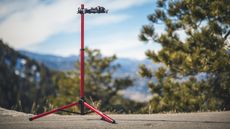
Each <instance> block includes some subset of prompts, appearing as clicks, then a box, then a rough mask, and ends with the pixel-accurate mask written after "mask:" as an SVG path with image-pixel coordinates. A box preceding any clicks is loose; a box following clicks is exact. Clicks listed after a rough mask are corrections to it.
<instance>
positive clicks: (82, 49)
mask: <svg viewBox="0 0 230 129" xmlns="http://www.w3.org/2000/svg"><path fill="white" fill-rule="evenodd" d="M81 9H82V10H84V4H81ZM80 64H81V66H80V78H81V79H80V97H81V98H84V80H85V79H84V72H85V70H84V69H85V68H84V13H81V61H80Z"/></svg>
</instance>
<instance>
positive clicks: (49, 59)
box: [19, 50, 79, 71]
mask: <svg viewBox="0 0 230 129" xmlns="http://www.w3.org/2000/svg"><path fill="white" fill-rule="evenodd" d="M19 52H20V53H21V54H23V55H26V56H28V57H30V58H31V59H34V60H36V61H38V62H40V63H43V64H44V65H46V66H47V67H48V68H50V69H52V70H58V71H70V70H73V69H74V68H75V66H74V64H75V63H76V61H77V60H78V59H79V57H78V56H69V57H61V56H54V55H48V54H46V55H45V54H38V53H33V52H29V51H24V50H20V51H19Z"/></svg>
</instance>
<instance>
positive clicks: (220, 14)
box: [139, 0, 230, 112]
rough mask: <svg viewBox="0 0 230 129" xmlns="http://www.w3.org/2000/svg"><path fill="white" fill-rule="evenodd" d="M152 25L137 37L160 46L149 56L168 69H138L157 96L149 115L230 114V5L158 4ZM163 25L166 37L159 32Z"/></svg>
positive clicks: (224, 1) (220, 0)
mask: <svg viewBox="0 0 230 129" xmlns="http://www.w3.org/2000/svg"><path fill="white" fill-rule="evenodd" d="M148 20H149V21H150V24H148V25H144V26H143V27H142V30H141V33H140V35H139V38H140V40H141V41H143V42H147V43H157V44H160V45H161V46H162V49H161V50H160V51H158V52H155V51H154V50H148V51H147V52H146V56H147V57H148V58H149V59H151V60H152V61H153V62H156V63H162V64H164V67H162V68H160V69H159V70H158V71H157V72H156V73H153V72H152V71H151V69H149V68H147V67H146V66H144V65H142V66H141V67H140V71H139V73H140V74H141V76H142V77H146V78H149V84H148V86H149V88H150V89H151V91H152V93H153V98H152V100H151V101H150V103H149V107H148V109H149V111H150V112H159V111H198V110H217V109H218V110H229V109H230V101H229V100H230V53H229V52H230V50H229V49H230V47H229V46H230V45H229V34H230V1H228V0H202V1H199V0H175V1H174V0H173V1H172V0H158V1H157V9H156V10H155V12H154V13H153V14H151V15H149V16H148ZM159 24H161V25H163V26H164V27H165V30H164V32H163V33H157V31H158V30H155V28H156V27H157V26H158V25H159ZM183 35H184V36H183ZM199 74H204V75H205V77H204V78H199V77H198V75H199ZM153 76H156V78H157V79H158V81H157V82H153V81H152V78H153ZM146 109H147V108H146Z"/></svg>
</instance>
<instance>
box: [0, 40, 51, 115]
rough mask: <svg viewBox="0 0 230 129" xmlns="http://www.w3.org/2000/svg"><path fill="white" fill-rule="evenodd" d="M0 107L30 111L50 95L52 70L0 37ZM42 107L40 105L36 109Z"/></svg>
mask: <svg viewBox="0 0 230 129" xmlns="http://www.w3.org/2000/svg"><path fill="white" fill-rule="evenodd" d="M0 71H1V72H0V106H1V107H4V108H8V109H11V108H13V109H16V110H21V111H24V112H30V111H31V108H32V105H33V103H35V104H38V105H40V106H43V105H44V104H45V102H44V101H46V100H45V97H46V96H48V95H52V94H53V93H54V92H53V90H54V89H53V88H54V86H53V83H52V78H51V75H52V71H50V70H49V69H48V68H46V66H44V65H43V64H41V63H38V62H36V61H35V60H33V59H30V58H29V57H27V56H25V55H23V54H21V53H19V52H17V51H15V50H14V49H12V48H10V47H9V46H8V45H6V44H4V43H3V41H2V40H0ZM41 108H42V107H39V108H38V110H43V109H41Z"/></svg>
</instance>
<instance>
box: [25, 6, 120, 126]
mask: <svg viewBox="0 0 230 129" xmlns="http://www.w3.org/2000/svg"><path fill="white" fill-rule="evenodd" d="M78 13H80V14H81V51H80V54H81V60H80V63H81V64H80V78H81V80H80V98H81V99H80V100H79V101H78V102H73V103H71V104H68V105H65V106H61V107H59V108H56V109H53V110H51V111H48V112H44V113H41V114H38V115H35V116H33V117H31V118H29V120H30V121H32V120H35V119H38V118H40V117H43V116H46V115H49V114H52V113H55V112H59V111H65V110H64V109H67V108H70V107H73V106H78V105H79V106H80V111H81V112H80V113H79V114H81V115H85V114H87V113H86V112H85V111H84V108H85V107H86V108H88V109H90V110H91V111H92V112H95V113H96V114H98V115H100V116H101V117H102V120H105V121H107V122H110V123H116V122H115V120H113V119H112V118H110V117H109V116H107V115H106V114H104V113H102V112H101V111H99V110H98V109H96V108H94V107H93V106H91V105H89V104H88V103H87V102H86V101H85V99H84V14H85V13H107V10H105V8H103V7H100V6H98V7H96V8H91V9H84V4H82V5H81V8H79V9H78ZM66 112H69V111H66Z"/></svg>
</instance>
